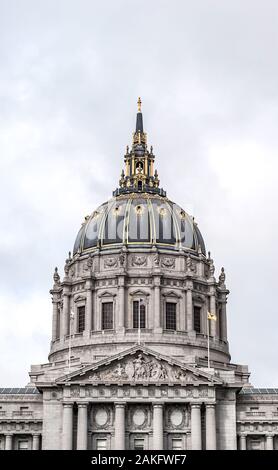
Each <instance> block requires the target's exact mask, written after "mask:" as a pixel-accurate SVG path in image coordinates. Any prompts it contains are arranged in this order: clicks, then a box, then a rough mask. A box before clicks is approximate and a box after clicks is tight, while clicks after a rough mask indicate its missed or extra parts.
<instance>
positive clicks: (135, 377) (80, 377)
mask: <svg viewBox="0 0 278 470" xmlns="http://www.w3.org/2000/svg"><path fill="white" fill-rule="evenodd" d="M56 382H57V383H67V384H69V383H95V384H100V383H116V384H118V383H146V384H151V383H153V384H157V383H171V384H174V383H177V384H180V385H187V384H193V385H201V384H206V385H215V384H219V383H220V384H222V381H221V380H220V379H219V378H217V377H215V376H213V375H211V374H208V373H206V372H204V371H203V370H202V371H201V370H199V369H198V368H196V367H192V366H188V365H186V364H183V363H181V362H180V361H175V360H174V359H172V358H169V357H166V356H163V355H161V354H159V353H157V352H155V351H152V350H150V349H149V348H146V347H144V346H139V345H138V346H136V347H133V348H130V349H128V350H126V351H124V352H122V353H120V354H117V355H115V356H110V357H109V358H107V359H104V360H102V361H99V362H98V363H97V364H92V365H90V366H86V367H83V368H81V369H79V370H77V371H75V372H72V373H71V374H68V375H66V376H64V377H61V378H60V379H57V381H56Z"/></svg>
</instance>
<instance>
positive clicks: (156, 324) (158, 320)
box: [154, 276, 161, 330]
mask: <svg viewBox="0 0 278 470" xmlns="http://www.w3.org/2000/svg"><path fill="white" fill-rule="evenodd" d="M154 329H155V330H161V315H160V277H159V276H155V277H154Z"/></svg>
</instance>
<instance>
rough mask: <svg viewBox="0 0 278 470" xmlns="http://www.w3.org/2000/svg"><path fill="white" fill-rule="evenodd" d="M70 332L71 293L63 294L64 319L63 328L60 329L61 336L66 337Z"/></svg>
mask: <svg viewBox="0 0 278 470" xmlns="http://www.w3.org/2000/svg"><path fill="white" fill-rule="evenodd" d="M68 334H69V293H66V292H65V293H64V295H63V321H62V330H61V331H60V338H61V339H62V338H64V337H65V336H66V335H68Z"/></svg>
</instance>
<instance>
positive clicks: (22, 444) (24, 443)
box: [18, 441, 29, 450]
mask: <svg viewBox="0 0 278 470" xmlns="http://www.w3.org/2000/svg"><path fill="white" fill-rule="evenodd" d="M28 444H29V443H28V441H18V450H28V448H29V445H28Z"/></svg>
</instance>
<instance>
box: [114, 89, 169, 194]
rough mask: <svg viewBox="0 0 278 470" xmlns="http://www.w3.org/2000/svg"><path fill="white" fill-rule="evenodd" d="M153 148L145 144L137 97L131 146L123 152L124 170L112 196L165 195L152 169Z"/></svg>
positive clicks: (140, 109)
mask: <svg viewBox="0 0 278 470" xmlns="http://www.w3.org/2000/svg"><path fill="white" fill-rule="evenodd" d="M154 159H155V156H154V154H153V148H152V147H151V149H150V151H149V150H148V146H147V134H146V133H145V132H144V128H143V115H142V101H141V98H140V97H139V98H138V101H137V115H136V128H135V132H134V133H133V139H132V148H131V150H130V149H129V147H128V146H127V148H126V154H125V170H123V171H122V173H121V177H120V181H119V183H120V187H119V188H118V189H116V190H115V191H114V192H113V195H114V196H117V195H119V194H125V193H135V192H136V193H137V192H139V193H152V194H159V195H160V196H166V192H165V191H164V190H163V189H162V188H160V187H159V179H158V174H157V171H156V170H155V171H154Z"/></svg>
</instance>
